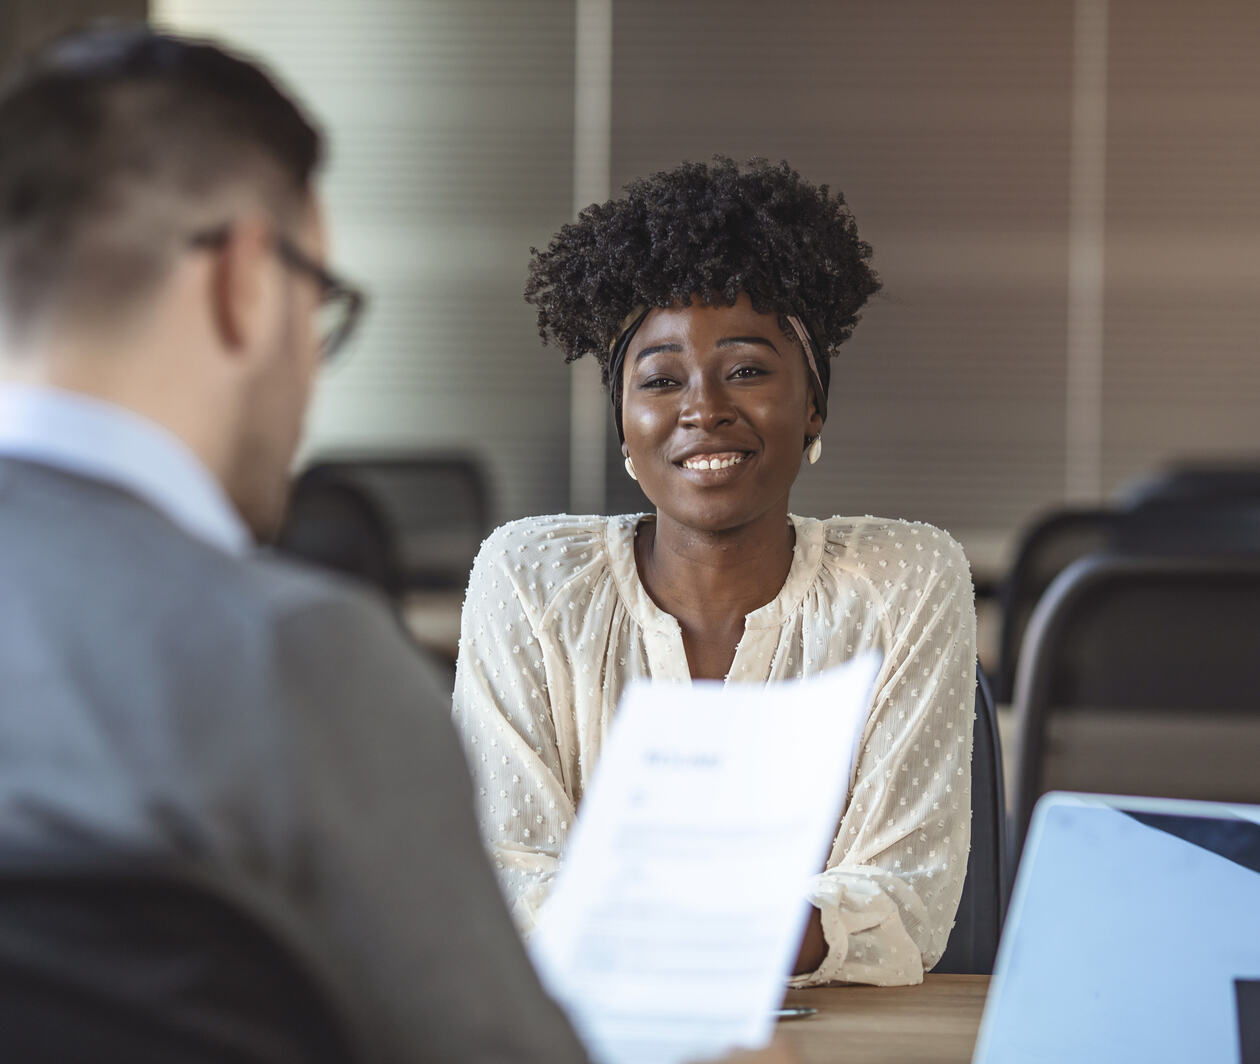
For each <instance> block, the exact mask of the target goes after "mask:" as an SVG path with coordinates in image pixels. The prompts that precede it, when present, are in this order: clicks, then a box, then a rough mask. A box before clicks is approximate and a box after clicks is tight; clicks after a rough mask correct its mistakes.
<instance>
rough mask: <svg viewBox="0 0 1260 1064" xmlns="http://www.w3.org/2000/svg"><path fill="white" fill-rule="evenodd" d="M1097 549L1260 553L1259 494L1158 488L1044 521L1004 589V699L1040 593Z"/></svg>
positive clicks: (1028, 538)
mask: <svg viewBox="0 0 1260 1064" xmlns="http://www.w3.org/2000/svg"><path fill="white" fill-rule="evenodd" d="M1223 490H1224V489H1222V492H1223ZM1095 554H1123V555H1150V556H1160V557H1163V556H1169V557H1171V556H1174V555H1179V556H1184V557H1200V556H1203V557H1209V556H1230V555H1238V556H1244V555H1256V556H1260V496H1257V497H1247V496H1245V495H1239V496H1233V497H1229V496H1226V495H1224V494H1220V495H1211V494H1205V495H1204V496H1203V497H1202V498H1197V497H1195V496H1192V495H1190V494H1177V493H1175V492H1173V493H1169V494H1167V495H1157V494H1154V493H1152V494H1150V495H1149V496H1148V497H1143V498H1141V499H1140V500H1137V501H1135V502H1133V503H1132V504H1131V505H1129V506H1126V507H1123V508H1115V509H1094V510H1061V511H1059V512H1057V513H1052V514H1050V515H1048V516H1047V517H1045V518H1043V519H1042V520H1041V521H1039V522H1038V523H1037V524H1036V525H1034V526H1033V527H1032V528H1031V529H1030V530H1029V532H1028V533H1027V534H1026V535H1025V537H1024V539H1023V542H1022V543H1021V545H1020V548H1019V551H1018V553H1017V555H1016V559H1015V563H1014V565H1013V566H1012V568H1011V572H1010V574H1009V576H1008V577H1007V579H1006V581H1005V583H1004V584H1003V586H1002V593H1001V604H1002V628H1001V633H1000V636H999V668H998V676H997V685H996V687H997V690H996V692H995V693H996V695H997V699H998V701H999V702H1009V701H1011V699H1012V698H1013V697H1014V693H1015V673H1016V670H1017V669H1018V665H1019V654H1020V648H1021V646H1022V643H1023V639H1024V634H1025V632H1026V631H1027V628H1028V623H1029V620H1030V619H1031V617H1032V613H1033V610H1034V609H1035V608H1036V605H1037V603H1038V601H1039V600H1040V599H1041V596H1042V595H1043V594H1044V593H1045V592H1046V590H1047V588H1049V586H1050V584H1051V582H1052V581H1053V580H1054V578H1055V577H1057V576H1058V575H1059V574H1060V573H1061V572H1063V570H1064V569H1066V568H1067V567H1068V566H1069V565H1070V564H1071V563H1073V562H1075V561H1079V560H1080V559H1081V558H1084V557H1089V556H1092V555H1095Z"/></svg>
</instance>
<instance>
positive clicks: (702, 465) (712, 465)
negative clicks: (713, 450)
mask: <svg viewBox="0 0 1260 1064" xmlns="http://www.w3.org/2000/svg"><path fill="white" fill-rule="evenodd" d="M747 457H748V455H746V454H743V453H740V452H738V451H728V452H726V453H724V454H697V455H692V457H690V458H688V459H686V460H685V461H683V462H681V463H679V464H680V465H681V466H682V467H683V468H684V469H729V468H730V467H731V466H737V465H739V463H740V462H742V461H743V460H744V459H745V458H747Z"/></svg>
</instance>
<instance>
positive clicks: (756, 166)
mask: <svg viewBox="0 0 1260 1064" xmlns="http://www.w3.org/2000/svg"><path fill="white" fill-rule="evenodd" d="M530 254H531V260H530V267H529V279H528V281H527V282H526V285H525V300H526V302H528V303H531V304H532V305H533V306H535V307H537V308H538V332H539V335H540V336H541V337H542V340H543V343H545V344H546V343H554V344H556V345H557V346H559V347H562V348H564V351H565V361H567V362H572V361H573V360H574V359H577V358H581V357H582V356H583V355H586V354H589V355H592V356H593V357H594V358H595V359H596V360H597V361H598V362H599V364H600V368H601V370H602V374H603V379H604V384H605V385H608V384H609V383H610V382H609V364H610V353H611V352H610V347H611V346H612V344H613V343H614V342H615V341H616V340H617V338H618V336H619V335H620V334H621V332H622V331H623V330H624V329H625V328H626V326H627V324H628V321H627V319H628V318H629V317H630V316H631V315H632V314H634V313H635V312H636V311H638V310H640V309H641V308H644V307H669V306H673V305H674V304H676V303H682V304H683V305H690V304H691V301H692V300H693V299H699V300H700V301H702V302H703V303H706V304H709V305H727V306H729V305H731V304H733V303H734V302H735V300H736V299H737V298H738V297H739V294H740V293H741V292H745V293H747V294H748V297H749V299H750V300H751V301H752V305H753V308H754V309H755V310H756V311H758V312H759V313H778V315H779V316H780V319H781V324H782V327H783V329H784V331H785V332H786V333H787V334H788V335H789V336H791V335H792V333H791V332H789V331H788V325H787V321H786V317H787V315H789V314H793V315H798V316H800V317H801V318H802V319H803V320H804V321H805V322H806V323H807V324H808V327H809V330H810V332H811V333H812V334H813V340H814V341H815V343H816V344H817V347H818V351H819V353H820V355H822V356H823V357H821V358H820V360H819V361H820V363H822V364H821V365H820V366H819V370H820V372H821V373H822V374H824V375H826V376H829V374H828V373H827V369H826V363H827V356H831V355H834V354H835V352H836V350H837V349H838V348H839V346H840V344H842V343H843V342H844V341H845V340H847V339H848V338H849V335H850V333H852V331H853V326H854V325H855V324H857V321H858V312H859V311H860V310H861V308H862V305H863V304H864V303H865V302H866V300H867V299H868V298H869V297H870V296H871V295H873V294H874V293H875V292H877V291H878V290H879V287H880V283H879V279H878V278H877V277H876V276H875V273H874V271H873V270H872V269H871V267H870V264H869V262H870V257H871V248H870V245H869V244H867V243H865V242H864V241H862V240H860V239H858V235H857V226H856V225H855V223H854V221H853V215H852V213H851V212H850V211H849V208H848V207H847V206H846V205H845V202H844V197H843V196H842V195H840V194H839V193H834V194H833V193H831V192H830V190H829V189H828V187H827V186H826V185H811V184H810V183H808V182H807V181H805V180H804V179H803V178H802V177H801V176H800V174H798V173H797V172H796V171H795V170H793V169H792V167H790V166H789V165H788V164H787V163H786V162H780V163H778V164H771V163H769V162H767V161H766V160H765V159H752V160H750V161H749V162H748V163H746V164H745V165H744V166H740V165H738V164H737V163H736V162H734V160H732V159H729V158H726V157H725V156H720V155H719V156H715V157H714V159H713V161H712V162H711V163H683V164H682V165H681V166H677V167H675V168H674V169H673V170H665V171H662V172H660V173H657V174H653V175H652V176H651V177H645V178H639V179H637V180H635V181H631V182H630V183H629V184H628V185H627V186H626V188H625V194H624V195H623V196H622V197H620V198H618V199H613V200H609V201H608V202H607V203H597V204H593V205H592V206H590V207H587V208H586V209H585V210H584V211H582V213H581V214H579V215H578V218H577V221H575V222H571V223H569V224H568V225H566V226H564V227H563V228H562V229H561V230H560V232H559V233H557V234H556V236H555V237H554V238H553V239H552V241H551V244H550V245H549V246H548V247H547V249H546V250H545V251H539V250H538V249H537V248H531V249H530ZM615 383H616V382H613V384H614V399H615V398H616V395H615V391H616V389H615ZM822 384H823V386H824V387H825V386H826V380H825V379H824V380H823V382H822Z"/></svg>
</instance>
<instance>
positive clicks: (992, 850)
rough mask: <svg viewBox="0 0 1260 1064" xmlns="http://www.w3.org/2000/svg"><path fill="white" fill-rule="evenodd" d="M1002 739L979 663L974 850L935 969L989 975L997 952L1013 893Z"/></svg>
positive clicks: (974, 747) (973, 784)
mask: <svg viewBox="0 0 1260 1064" xmlns="http://www.w3.org/2000/svg"><path fill="white" fill-rule="evenodd" d="M1006 831H1007V825H1006V790H1005V783H1004V781H1003V778H1002V744H1001V741H1000V740H999V738H998V727H997V713H996V712H995V710H994V706H993V694H992V692H991V691H990V689H989V681H988V678H987V677H986V676H985V674H984V670H982V669H981V668H980V666H979V665H977V666H976V722H975V733H974V739H973V741H972V747H971V852H970V853H969V854H968V855H967V878H966V879H964V880H963V892H962V900H961V901H960V902H959V903H958V915H957V916H956V917H955V920H954V929H953V930H952V931H951V932H950V934H949V942H948V943H947V944H946V946H945V952H944V954H942V956H941V959H940V960H939V961H937V963H936V966H935V967H934V968H933V969H932V970H933V971H934V972H952V973H960V974H968V975H989V974H992V972H993V961H994V959H995V958H996V957H997V947H998V938H999V936H1000V935H1001V933H1002V922H1003V920H1004V919H1005V918H1006V899H1007V895H1008V893H1009V884H1008V882H1007V872H1008V864H1007V860H1006Z"/></svg>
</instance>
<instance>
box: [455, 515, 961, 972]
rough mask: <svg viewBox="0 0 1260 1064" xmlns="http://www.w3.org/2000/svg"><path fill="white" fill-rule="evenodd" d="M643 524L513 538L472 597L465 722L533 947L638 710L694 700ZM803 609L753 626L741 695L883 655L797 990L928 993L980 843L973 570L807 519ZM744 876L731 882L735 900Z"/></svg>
mask: <svg viewBox="0 0 1260 1064" xmlns="http://www.w3.org/2000/svg"><path fill="white" fill-rule="evenodd" d="M642 520H652V518H650V517H649V518H644V517H643V516H641V515H624V516H618V517H570V516H566V515H561V516H555V517H534V518H527V519H525V520H521V521H515V522H513V523H511V524H507V525H504V526H503V527H501V528H499V529H497V530H496V531H495V532H494V533H492V534H491V535H490V537H489V538H488V539H487V540H486V541H485V543H484V544H483V545H482V548H481V552H480V554H479V555H478V557H477V560H476V563H475V564H474V566H473V571H472V576H471V578H470V580H469V585H468V594H467V597H466V599H465V601H464V613H463V621H462V628H461V636H460V646H459V661H458V667H457V673H456V680H455V702H454V715H455V722H456V726H457V727H458V728H459V730H460V732H461V734H462V736H463V739H464V743H465V748H466V750H467V753H468V755H469V761H470V763H471V766H472V770H473V775H474V777H475V781H476V785H477V788H478V792H479V802H480V821H481V825H482V831H483V833H484V835H485V838H486V842H487V845H488V847H489V848H490V850H491V854H492V856H493V858H494V860H495V864H496V866H497V868H498V872H499V876H500V880H501V882H502V884H503V887H504V890H505V892H506V894H507V896H508V900H509V903H510V904H511V906H512V909H513V914H514V916H515V917H516V920H517V923H518V925H519V926H520V927H521V930H522V932H523V933H528V932H529V930H530V929H531V928H532V926H533V922H534V918H535V915H536V914H537V911H538V908H539V905H540V904H541V903H542V901H543V899H544V898H545V897H546V895H547V891H548V888H549V887H550V884H551V880H552V877H553V876H554V875H555V873H556V870H557V867H558V864H559V862H560V860H561V859H562V855H563V852H564V844H565V837H566V835H567V833H568V830H569V826H570V824H571V823H572V822H573V819H574V816H575V814H576V811H577V807H578V804H579V803H580V802H581V799H582V791H583V788H584V787H585V785H586V782H587V780H588V779H589V777H590V774H591V772H592V770H593V769H594V767H595V763H596V761H597V760H598V759H599V752H600V746H601V744H602V742H603V740H604V736H605V735H606V733H607V730H608V727H609V724H610V722H611V720H612V717H613V713H614V712H615V710H616V706H617V702H618V699H620V697H621V693H622V690H623V688H624V687H625V686H626V685H627V684H628V683H629V682H630V681H632V680H634V679H637V678H640V677H646V678H652V679H657V680H669V681H680V682H690V679H691V677H690V674H689V672H688V669H687V657H686V653H685V651H684V649H683V642H682V633H681V630H680V629H679V627H678V622H677V621H676V620H675V619H674V618H673V617H672V616H670V615H669V614H667V613H665V612H664V611H662V610H661V609H660V607H658V606H657V605H656V604H655V603H654V602H653V601H652V600H651V598H649V597H648V594H647V592H646V590H645V589H644V587H643V584H642V583H641V582H640V580H639V575H638V570H637V567H636V565H635V559H634V535H635V529H636V527H637V525H638V523H639V522H640V521H642ZM791 521H792V523H793V524H794V525H795V528H796V546H795V549H794V552H793V558H792V564H791V568H790V570H789V572H788V577H787V580H786V582H785V583H784V585H783V590H782V591H780V592H779V594H778V596H777V597H776V598H775V599H774V600H773V601H771V602H768V603H766V605H764V606H762V607H761V608H760V609H757V610H754V611H753V612H752V613H750V614H748V616H747V617H746V619H745V624H744V635H743V638H742V639H741V640H740V642H739V646H738V648H737V649H736V652H735V660H734V662H733V663H732V665H731V670H730V673H729V674H728V676H727V678H726V682H727V683H768V682H771V681H774V680H783V679H791V678H795V677H800V676H805V675H809V674H812V673H816V672H819V671H821V670H823V669H826V668H828V667H830V666H832V665H837V664H839V663H841V662H843V661H847V660H848V659H850V658H852V657H853V656H854V655H856V654H859V653H861V652H862V651H864V650H868V649H875V650H878V651H880V652H882V654H883V665H882V667H881V669H880V672H879V677H878V679H877V681H876V699H875V704H874V708H873V710H872V712H871V715H870V719H869V721H868V723H867V726H866V731H865V734H864V736H863V739H862V746H861V751H860V753H859V756H858V759H857V761H856V763H855V767H854V773H853V777H852V779H851V781H850V792H849V801H848V805H847V807H846V809H845V812H844V816H843V818H842V820H841V822H840V826H839V831H838V833H837V835H836V839H835V843H834V845H833V846H832V849H831V853H830V856H829V857H828V859H827V864H826V868H825V870H824V871H823V872H821V873H820V874H818V875H816V876H813V877H812V878H811V881H810V882H809V884H808V885H807V890H806V893H807V896H808V897H809V900H810V901H811V902H813V904H814V905H816V906H817V907H818V908H819V910H820V911H821V914H822V926H823V933H824V935H825V936H826V939H827V946H828V949H827V956H826V959H825V960H824V961H823V963H822V964H821V966H820V967H819V968H818V970H817V971H815V972H812V973H809V974H808V975H804V976H800V977H798V978H797V979H796V980H794V982H795V983H796V984H797V985H810V984H814V983H826V982H834V981H848V982H859V983H875V984H880V985H895V984H903V983H917V982H919V981H920V980H921V979H922V977H923V972H924V971H925V970H926V969H928V968H930V967H931V966H932V965H933V964H935V963H936V961H937V960H938V959H939V958H940V956H941V953H942V952H943V951H944V949H945V942H946V939H947V938H948V937H949V932H950V929H951V927H952V926H953V922H954V914H955V912H956V910H957V908H958V899H959V896H960V894H961V892H962V883H963V876H964V873H965V872H966V866H967V852H968V847H969V844H970V832H971V813H970V810H971V802H970V793H971V773H970V763H971V762H970V754H971V731H972V719H973V712H974V710H973V698H974V693H975V658H976V627H975V609H974V605H973V599H972V588H971V576H970V571H969V569H968V566H967V560H966V558H965V556H964V555H963V552H962V548H960V547H959V545H958V544H957V543H956V542H955V541H954V540H953V539H951V538H950V537H949V536H948V535H947V534H946V533H944V532H941V531H939V530H938V529H935V528H933V527H931V526H930V525H923V524H911V523H908V522H905V521H889V520H882V519H879V518H873V517H861V518H851V517H833V518H830V519H828V520H825V521H821V520H816V519H813V518H802V517H792V518H791ZM738 874H739V870H738V869H734V868H715V869H714V870H713V889H714V891H715V892H719V891H721V889H722V880H723V878H724V877H726V876H734V875H738Z"/></svg>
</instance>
